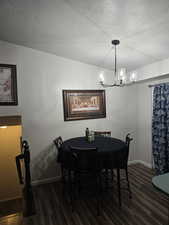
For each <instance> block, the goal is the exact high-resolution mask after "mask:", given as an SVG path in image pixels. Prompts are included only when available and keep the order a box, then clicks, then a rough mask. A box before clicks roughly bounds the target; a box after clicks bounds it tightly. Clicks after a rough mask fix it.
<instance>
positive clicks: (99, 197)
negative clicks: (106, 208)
mask: <svg viewBox="0 0 169 225" xmlns="http://www.w3.org/2000/svg"><path fill="white" fill-rule="evenodd" d="M96 190H97V215H98V216H100V209H101V207H102V187H101V175H100V174H99V175H98V179H97V186H96Z"/></svg>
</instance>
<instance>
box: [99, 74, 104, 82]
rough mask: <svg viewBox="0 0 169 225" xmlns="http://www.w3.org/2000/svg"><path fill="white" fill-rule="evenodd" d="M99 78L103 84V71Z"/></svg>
mask: <svg viewBox="0 0 169 225" xmlns="http://www.w3.org/2000/svg"><path fill="white" fill-rule="evenodd" d="M99 80H100V83H101V84H104V73H103V72H101V73H100V75H99Z"/></svg>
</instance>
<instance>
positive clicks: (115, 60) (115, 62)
mask: <svg viewBox="0 0 169 225" xmlns="http://www.w3.org/2000/svg"><path fill="white" fill-rule="evenodd" d="M116 54H117V53H116V45H115V54H114V64H115V68H114V77H115V83H116V79H117V77H116V76H117V74H116V73H117V56H116Z"/></svg>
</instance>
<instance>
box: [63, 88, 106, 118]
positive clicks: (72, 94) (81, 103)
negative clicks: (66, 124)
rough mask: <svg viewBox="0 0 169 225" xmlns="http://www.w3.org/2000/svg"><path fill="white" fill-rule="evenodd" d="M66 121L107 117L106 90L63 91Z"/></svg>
mask: <svg viewBox="0 0 169 225" xmlns="http://www.w3.org/2000/svg"><path fill="white" fill-rule="evenodd" d="M63 109H64V121H71V120H84V119H97V118H104V117H106V101H105V91H104V90H63Z"/></svg>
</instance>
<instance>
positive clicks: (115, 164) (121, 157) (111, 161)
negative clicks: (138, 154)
mask: <svg viewBox="0 0 169 225" xmlns="http://www.w3.org/2000/svg"><path fill="white" fill-rule="evenodd" d="M132 140H133V138H130V134H129V133H128V134H127V135H126V138H125V144H126V151H124V150H123V151H120V152H116V153H113V155H112V157H109V158H108V159H106V163H105V165H104V167H105V168H106V171H108V173H107V174H106V176H109V174H111V180H112V181H113V180H114V175H115V174H114V170H116V174H117V188H118V198H119V206H120V207H121V189H122V186H121V182H122V181H124V180H126V182H127V190H128V192H129V197H130V198H132V192H131V188H130V182H129V176H128V157H129V149H130V142H131V141H132ZM121 171H125V178H123V179H121ZM109 172H110V173H109ZM107 179H108V178H107ZM123 189H126V188H123Z"/></svg>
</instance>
